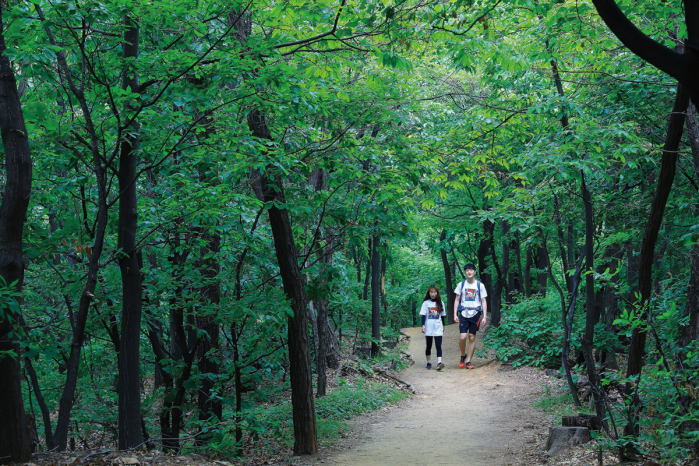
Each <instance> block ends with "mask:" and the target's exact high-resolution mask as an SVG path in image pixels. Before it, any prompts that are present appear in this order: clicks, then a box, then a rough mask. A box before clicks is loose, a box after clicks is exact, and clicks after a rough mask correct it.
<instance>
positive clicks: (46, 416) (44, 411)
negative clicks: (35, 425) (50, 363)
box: [24, 358, 55, 450]
mask: <svg viewBox="0 0 699 466" xmlns="http://www.w3.org/2000/svg"><path fill="white" fill-rule="evenodd" d="M24 366H25V367H26V369H27V373H28V374H29V380H30V381H31V384H32V389H33V391H34V397H35V398H36V402H37V403H38V405H39V410H40V411H41V418H42V420H43V422H44V437H45V438H46V449H47V450H53V449H54V448H55V445H54V443H53V435H51V433H52V432H53V429H52V427H51V413H50V412H49V408H48V406H47V404H46V400H45V399H44V395H43V394H42V392H41V386H40V385H39V378H38V377H37V376H36V371H35V370H34V366H33V365H32V362H31V360H30V359H29V358H25V360H24Z"/></svg>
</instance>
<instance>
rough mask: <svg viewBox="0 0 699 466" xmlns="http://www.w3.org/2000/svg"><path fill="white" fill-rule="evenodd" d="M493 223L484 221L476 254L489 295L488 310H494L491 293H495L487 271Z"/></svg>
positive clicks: (480, 277)
mask: <svg viewBox="0 0 699 466" xmlns="http://www.w3.org/2000/svg"><path fill="white" fill-rule="evenodd" d="M492 224H493V222H491V221H490V220H486V221H485V222H483V236H482V237H481V240H480V242H479V243H478V250H477V251H476V255H477V256H478V278H479V279H480V281H481V282H483V285H485V289H486V291H487V292H488V297H487V298H485V300H486V302H487V303H488V311H491V310H492V307H491V300H492V297H491V295H492V294H493V287H492V286H491V285H492V283H491V276H490V274H489V273H488V272H486V270H488V256H489V255H490V254H491V252H492V251H491V250H492V248H493V235H492V234H490V232H491V231H492V229H493V228H492Z"/></svg>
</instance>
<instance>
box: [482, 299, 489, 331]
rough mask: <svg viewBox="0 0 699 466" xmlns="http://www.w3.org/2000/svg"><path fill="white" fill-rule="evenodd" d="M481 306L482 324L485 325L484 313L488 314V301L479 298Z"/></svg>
mask: <svg viewBox="0 0 699 466" xmlns="http://www.w3.org/2000/svg"><path fill="white" fill-rule="evenodd" d="M481 308H483V321H482V322H483V325H485V319H486V315H487V314H488V301H486V300H485V298H481Z"/></svg>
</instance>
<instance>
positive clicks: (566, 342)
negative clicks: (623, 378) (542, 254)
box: [544, 237, 584, 406]
mask: <svg viewBox="0 0 699 466" xmlns="http://www.w3.org/2000/svg"><path fill="white" fill-rule="evenodd" d="M544 249H546V251H547V253H548V247H547V245H546V238H545V237H544ZM583 252H584V249H583ZM583 256H584V254H582V255H581V256H580V261H579V262H578V267H577V269H576V271H575V276H574V279H575V283H576V285H577V281H578V280H579V279H580V268H581V266H582V257H583ZM549 262H550V261H549ZM548 274H549V277H550V278H551V283H553V286H554V287H555V288H556V291H558V298H559V301H560V303H561V323H562V324H563V344H562V351H561V366H562V367H563V373H564V374H565V377H566V381H567V382H568V389H569V390H570V394H571V395H572V396H573V401H574V402H575V406H582V404H581V403H580V398H578V390H577V387H576V386H575V384H574V383H573V376H572V373H571V370H570V361H569V359H568V355H569V354H570V333H571V330H572V325H573V312H574V311H575V300H576V297H577V290H576V291H575V292H574V293H573V294H572V295H571V304H570V311H568V309H567V308H566V301H565V295H564V294H563V289H562V288H561V287H560V285H559V284H558V282H557V281H556V278H555V277H554V276H553V271H552V270H551V268H550V267H549V268H548Z"/></svg>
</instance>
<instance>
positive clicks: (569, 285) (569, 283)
mask: <svg viewBox="0 0 699 466" xmlns="http://www.w3.org/2000/svg"><path fill="white" fill-rule="evenodd" d="M553 209H554V210H553V211H554V219H555V221H556V232H557V233H558V252H559V254H560V256H561V265H562V266H563V276H564V277H565V282H566V289H567V290H568V294H571V293H572V292H573V277H572V276H571V275H570V274H569V273H568V272H569V270H570V267H571V265H572V264H570V263H569V262H568V254H567V252H566V247H565V240H564V239H563V227H562V226H561V211H560V207H559V205H558V196H556V195H555V194H554V195H553Z"/></svg>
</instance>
